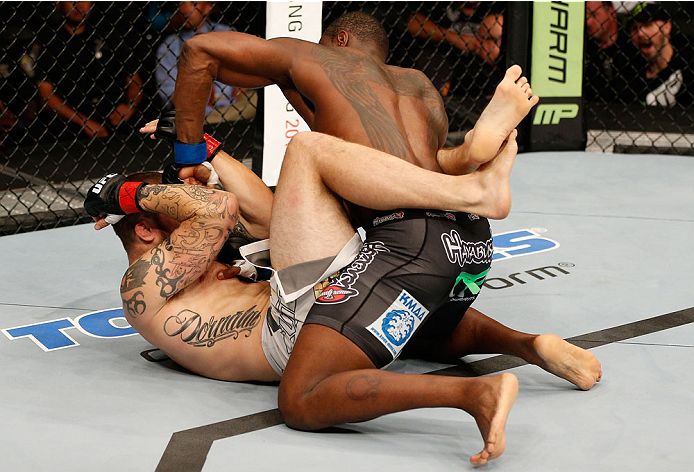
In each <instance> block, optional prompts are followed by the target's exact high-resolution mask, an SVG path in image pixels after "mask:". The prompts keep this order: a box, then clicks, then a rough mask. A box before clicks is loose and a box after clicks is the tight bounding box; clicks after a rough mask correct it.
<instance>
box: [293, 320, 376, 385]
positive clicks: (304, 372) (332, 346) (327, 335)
mask: <svg viewBox="0 0 694 472" xmlns="http://www.w3.org/2000/svg"><path fill="white" fill-rule="evenodd" d="M374 368H375V366H374V364H373V362H371V360H370V359H369V357H368V356H367V355H366V354H364V352H363V351H362V350H361V349H360V348H359V347H358V346H357V345H356V344H354V343H353V342H352V341H350V340H349V339H347V338H346V337H345V336H343V335H342V334H340V333H339V332H337V331H335V330H333V329H332V328H328V327H326V326H321V325H305V326H304V327H303V328H302V329H301V331H300V332H299V336H298V337H297V339H296V343H295V345H294V349H293V350H292V354H291V356H290V357H289V362H287V367H286V369H285V370H284V374H283V376H282V383H281V384H280V390H281V394H286V393H287V392H295V393H300V392H307V391H310V390H311V389H313V388H314V387H315V386H316V385H318V384H319V383H320V382H321V381H322V380H324V379H325V378H327V377H329V376H330V375H333V374H337V373H340V372H346V371H352V370H359V369H374Z"/></svg>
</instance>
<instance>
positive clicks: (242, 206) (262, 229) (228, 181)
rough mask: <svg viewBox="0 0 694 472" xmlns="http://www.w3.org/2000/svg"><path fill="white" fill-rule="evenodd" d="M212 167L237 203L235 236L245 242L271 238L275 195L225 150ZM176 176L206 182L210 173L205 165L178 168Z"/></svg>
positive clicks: (221, 151) (220, 153) (218, 154)
mask: <svg viewBox="0 0 694 472" xmlns="http://www.w3.org/2000/svg"><path fill="white" fill-rule="evenodd" d="M212 164H213V166H214V170H215V172H217V175H218V176H219V181H220V182H221V183H222V185H223V186H224V189H225V190H226V191H228V192H231V193H233V194H234V195H235V196H236V199H237V201H238V204H239V221H238V222H237V224H236V227H235V228H234V231H233V232H234V235H235V236H238V237H240V238H241V239H243V240H246V241H247V242H252V241H257V240H259V239H265V238H268V237H270V214H271V212H272V202H273V200H274V195H273V193H272V191H271V190H270V189H269V188H268V186H267V185H265V182H263V181H262V180H261V179H260V177H258V176H257V175H255V173H253V171H251V170H250V169H249V168H248V167H246V166H245V165H244V164H243V163H241V162H239V161H238V160H236V159H234V158H233V157H232V156H230V155H229V154H227V153H226V152H225V151H224V150H220V151H219V153H217V155H216V156H215V158H214V161H213V163H212ZM178 175H179V177H181V178H182V179H186V178H188V177H193V178H194V179H195V180H198V181H201V182H207V179H209V176H210V171H209V169H207V168H206V167H204V166H190V167H184V168H183V169H181V170H180V172H179V174H178ZM234 235H232V237H233V236H234ZM247 242H246V243H243V244H247Z"/></svg>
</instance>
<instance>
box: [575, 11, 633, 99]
mask: <svg viewBox="0 0 694 472" xmlns="http://www.w3.org/2000/svg"><path fill="white" fill-rule="evenodd" d="M586 34H587V35H588V41H587V42H586V53H585V58H586V61H585V62H586V63H585V73H584V74H585V81H584V83H585V87H584V92H583V95H584V96H585V97H586V99H587V100H589V101H595V100H600V101H602V102H609V101H613V100H615V99H617V98H618V97H619V96H620V94H622V93H623V91H624V89H625V88H626V86H627V84H626V81H625V80H624V74H625V69H626V67H625V66H626V65H627V64H626V62H627V61H626V56H625V54H624V46H625V42H626V41H627V40H626V39H625V38H626V37H625V35H624V34H621V35H620V28H619V20H618V18H617V12H616V11H615V8H614V6H613V4H612V2H586Z"/></svg>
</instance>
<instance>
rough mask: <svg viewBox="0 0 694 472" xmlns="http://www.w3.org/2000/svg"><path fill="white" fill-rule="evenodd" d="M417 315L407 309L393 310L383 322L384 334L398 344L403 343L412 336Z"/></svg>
mask: <svg viewBox="0 0 694 472" xmlns="http://www.w3.org/2000/svg"><path fill="white" fill-rule="evenodd" d="M414 321H415V317H414V316H412V315H410V314H409V313H408V312H406V311H405V310H393V311H389V312H388V313H387V314H386V317H385V318H383V323H381V330H382V331H383V335H384V336H385V337H386V338H387V339H388V341H390V342H391V343H393V344H395V345H396V346H402V344H403V343H404V342H405V341H406V340H407V339H408V338H409V337H410V334H412V330H413V329H414Z"/></svg>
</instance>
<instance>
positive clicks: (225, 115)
mask: <svg viewBox="0 0 694 472" xmlns="http://www.w3.org/2000/svg"><path fill="white" fill-rule="evenodd" d="M213 13H214V2H181V3H180V4H179V7H178V11H177V12H176V14H175V15H174V16H173V17H172V21H179V20H177V19H176V17H179V18H182V19H183V21H182V23H183V29H182V30H181V31H179V32H178V33H174V34H171V35H169V36H167V37H166V38H164V41H162V43H161V44H160V45H159V48H158V49H157V66H156V69H155V73H154V77H155V78H156V81H157V85H158V87H159V90H158V94H159V98H160V99H161V100H162V102H163V103H164V107H165V108H169V107H171V97H172V96H173V93H174V89H175V88H176V75H177V74H178V56H179V55H180V54H181V50H182V49H183V43H184V42H186V41H187V40H188V39H190V38H192V37H193V36H195V35H196V34H200V33H208V32H210V31H236V30H235V29H234V28H232V27H230V26H228V25H225V24H223V23H217V22H214V21H211V17H212V15H213ZM249 96H251V97H253V98H255V93H251V92H246V91H244V90H242V89H237V88H234V87H232V86H230V85H224V84H220V83H219V82H216V81H215V82H214V86H213V87H212V94H211V95H210V101H209V103H208V105H207V108H206V120H205V121H206V122H207V123H219V122H221V121H235V120H237V119H239V117H240V116H242V117H243V118H246V119H250V118H252V117H253V116H255V107H254V106H248V102H247V98H248V97H249ZM232 104H234V105H233V106H232ZM256 104H257V102H256Z"/></svg>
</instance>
